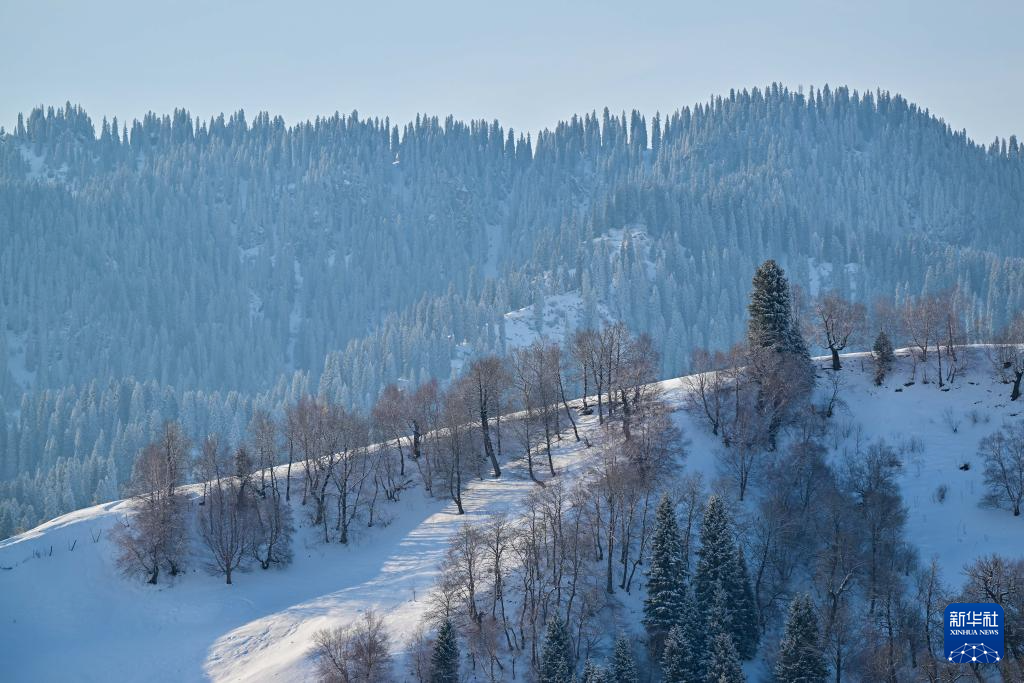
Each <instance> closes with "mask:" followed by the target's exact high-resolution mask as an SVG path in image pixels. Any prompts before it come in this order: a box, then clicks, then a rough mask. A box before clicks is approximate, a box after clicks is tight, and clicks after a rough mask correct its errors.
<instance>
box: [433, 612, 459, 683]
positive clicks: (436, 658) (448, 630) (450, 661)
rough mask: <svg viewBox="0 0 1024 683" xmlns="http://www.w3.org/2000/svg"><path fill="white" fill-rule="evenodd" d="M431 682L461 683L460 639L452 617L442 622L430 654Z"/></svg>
mask: <svg viewBox="0 0 1024 683" xmlns="http://www.w3.org/2000/svg"><path fill="white" fill-rule="evenodd" d="M430 683H459V640H458V635H457V634H456V632H455V626H454V624H452V621H451V619H445V620H444V621H443V622H441V627H440V628H438V630H437V639H436V640H435V641H434V650H433V652H432V654H431V655H430Z"/></svg>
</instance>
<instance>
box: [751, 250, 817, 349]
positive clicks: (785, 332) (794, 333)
mask: <svg viewBox="0 0 1024 683" xmlns="http://www.w3.org/2000/svg"><path fill="white" fill-rule="evenodd" d="M747 311H748V313H749V314H750V319H749V320H748V322H747V341H748V342H749V344H750V345H751V346H752V347H764V348H771V349H775V350H776V351H783V352H789V353H804V354H806V352H807V348H806V345H805V344H804V343H803V338H802V337H801V336H800V334H799V331H798V330H797V327H796V324H795V321H794V320H793V302H792V298H791V296H790V293H789V281H788V280H786V274H785V272H784V271H783V270H782V268H780V267H779V264H777V263H776V262H775V261H773V260H771V259H769V260H767V261H765V262H764V263H763V264H761V267H760V268H758V269H757V272H756V273H755V274H754V280H753V290H751V292H750V304H749V305H748V306H747Z"/></svg>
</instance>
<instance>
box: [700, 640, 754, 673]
mask: <svg viewBox="0 0 1024 683" xmlns="http://www.w3.org/2000/svg"><path fill="white" fill-rule="evenodd" d="M707 655H708V664H707V673H706V677H705V679H704V680H705V681H708V683H745V681H746V680H747V677H746V675H744V673H743V667H742V666H740V655H739V653H738V652H737V651H736V646H735V645H734V644H733V642H732V638H731V637H730V636H729V634H728V633H716V634H715V635H714V636H713V637H712V638H711V647H710V649H709V650H708V652H707Z"/></svg>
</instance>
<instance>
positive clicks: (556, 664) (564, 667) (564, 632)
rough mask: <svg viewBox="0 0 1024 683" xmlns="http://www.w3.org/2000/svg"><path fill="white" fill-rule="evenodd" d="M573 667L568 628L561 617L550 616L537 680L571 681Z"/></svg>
mask: <svg viewBox="0 0 1024 683" xmlns="http://www.w3.org/2000/svg"><path fill="white" fill-rule="evenodd" d="M574 668H575V667H573V656H572V644H571V643H570V642H569V630H568V629H567V628H566V627H565V623H564V622H563V621H562V620H561V619H558V618H556V617H552V618H551V619H549V620H548V626H547V633H546V634H545V638H544V650H543V652H542V653H541V664H540V677H539V678H538V680H539V681H540V682H541V683H572V680H573V673H574V671H573V669H574Z"/></svg>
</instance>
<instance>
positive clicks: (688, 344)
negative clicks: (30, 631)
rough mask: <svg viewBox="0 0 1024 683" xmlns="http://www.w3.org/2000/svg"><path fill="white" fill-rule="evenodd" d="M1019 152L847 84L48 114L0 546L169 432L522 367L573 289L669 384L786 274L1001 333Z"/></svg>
mask: <svg viewBox="0 0 1024 683" xmlns="http://www.w3.org/2000/svg"><path fill="white" fill-rule="evenodd" d="M1022 157H1024V150H1022V148H1021V145H1020V144H1019V143H1018V141H1017V140H1016V139H1015V138H1010V139H1009V140H997V141H995V142H993V143H992V144H990V145H988V146H981V145H978V144H976V143H974V142H973V141H971V140H970V139H969V138H968V137H967V136H966V134H965V133H964V132H958V131H954V130H952V129H951V128H950V127H949V126H947V125H946V124H945V123H944V122H943V121H941V120H939V119H937V118H936V117H934V116H932V115H931V114H930V113H929V112H928V111H926V110H922V109H920V108H918V107H917V106H915V105H913V104H911V103H909V102H907V101H906V100H905V99H903V98H902V97H900V96H896V95H891V94H889V93H885V92H878V93H857V92H853V91H850V90H848V89H846V88H837V89H829V88H823V89H820V90H819V89H815V90H810V91H807V92H793V91H790V90H787V89H785V88H783V87H781V86H778V85H772V86H770V87H767V88H765V89H764V90H758V89H755V90H752V91H742V92H733V93H730V94H729V96H728V97H719V98H715V99H713V100H712V101H710V102H707V103H704V104H700V105H697V106H695V107H692V108H683V109H680V110H678V111H676V112H674V113H671V114H668V115H664V116H662V115H655V116H653V117H651V118H650V119H649V120H648V119H646V118H645V117H644V116H643V115H641V114H640V113H639V112H632V113H630V114H628V115H627V114H626V113H624V112H623V113H621V114H618V115H616V114H613V113H611V112H608V111H607V110H606V111H604V112H602V113H600V114H598V113H591V114H587V115H583V116H574V117H573V118H571V119H570V120H568V121H565V122H562V123H560V124H559V125H558V126H556V127H555V129H554V130H546V131H543V132H541V133H540V134H539V135H537V136H535V137H531V136H528V135H527V136H524V135H521V134H518V133H516V132H514V131H511V130H506V129H504V128H502V127H501V126H500V125H499V123H498V122H486V121H472V122H468V123H466V122H461V121H456V120H454V119H452V118H447V119H444V120H442V119H439V118H436V117H431V116H422V117H417V119H416V121H414V122H410V123H407V124H405V125H402V126H398V125H394V124H393V123H392V122H391V121H389V120H387V119H384V120H379V119H367V118H362V117H360V116H359V115H358V114H357V113H355V112H353V113H352V114H350V115H344V116H342V115H337V114H336V115H334V116H331V117H327V118H321V119H317V120H315V121H312V122H304V123H299V124H297V125H293V126H288V125H286V124H285V123H284V121H283V120H282V119H280V118H276V117H271V116H270V115H269V114H266V113H260V114H258V115H256V116H255V118H253V119H251V120H250V119H248V118H247V117H246V115H245V114H244V113H242V112H238V113H236V114H233V115H231V116H230V117H224V116H219V117H216V118H214V119H212V120H210V121H200V120H198V119H195V118H193V117H192V116H191V115H190V114H189V113H188V112H187V111H185V110H178V111H175V112H174V113H173V114H172V115H157V114H151V115H148V116H146V117H145V118H144V119H143V120H142V121H133V122H132V123H131V124H130V125H126V124H123V123H122V122H119V121H117V120H113V121H106V120H104V121H103V122H101V123H100V124H99V126H97V125H96V124H95V123H94V122H93V121H92V120H91V119H90V118H89V116H88V114H87V113H86V112H85V111H83V110H82V109H81V108H79V107H75V106H73V105H71V104H68V105H66V106H64V107H62V108H39V109H36V110H33V111H32V112H31V113H30V114H29V115H28V116H27V117H25V118H23V119H19V121H18V124H17V126H16V127H15V129H14V130H13V131H6V132H3V133H0V235H2V236H3V239H2V240H0V396H2V404H3V406H4V407H5V412H6V416H7V417H6V419H5V420H0V536H3V535H6V534H8V533H11V532H13V531H14V530H16V529H19V528H25V527H27V526H31V525H33V524H35V523H36V522H38V521H40V520H41V519H45V518H49V517H52V516H54V515H56V514H59V513H61V512H64V511H67V510H70V509H73V508H75V507H80V506H82V505H87V504H90V503H93V502H98V501H102V500H107V499H110V498H113V497H117V496H118V495H120V494H122V493H123V490H122V488H123V487H122V484H123V483H124V482H126V481H127V480H128V479H129V476H130V474H131V472H132V467H133V461H134V458H135V456H136V455H137V453H138V452H139V450H140V449H141V448H142V446H143V445H145V444H146V443H148V442H150V441H152V440H153V439H154V438H155V437H156V436H157V434H158V433H159V430H160V429H161V427H162V425H163V424H164V422H165V421H166V420H177V421H179V422H180V423H181V424H182V428H183V430H184V431H185V433H186V435H187V436H188V438H189V439H191V440H192V441H193V442H194V443H198V442H200V440H201V439H202V437H203V436H204V435H206V434H208V433H212V432H216V433H219V434H221V435H223V438H225V439H226V440H227V441H228V442H229V443H230V444H237V443H239V441H240V439H241V438H242V435H243V434H244V431H245V429H246V426H247V425H248V424H249V423H250V421H251V419H252V416H253V414H254V412H255V411H256V410H258V409H265V410H267V411H268V412H270V413H272V414H275V415H280V414H282V412H283V411H284V409H285V407H286V406H289V405H294V404H295V403H296V402H297V401H298V400H299V398H300V397H302V396H304V395H307V394H312V395H317V396H319V397H320V398H322V399H326V400H330V401H332V402H336V403H338V404H340V405H346V406H350V407H355V408H361V409H366V408H368V407H369V406H371V405H373V404H374V403H375V402H376V401H377V398H378V396H379V395H380V392H381V390H382V389H383V387H384V386H385V385H387V384H389V383H392V382H399V383H400V384H402V385H403V386H409V387H410V388H411V387H414V386H416V385H418V384H421V383H423V382H424V381H426V380H427V379H429V378H432V377H436V378H439V379H441V380H442V381H445V380H447V379H449V378H451V377H453V376H454V375H455V374H456V373H457V370H458V368H460V367H461V366H462V362H461V361H464V360H466V359H467V358H469V357H476V356H479V355H482V354H486V353H498V354H503V353H505V352H506V351H507V350H508V349H507V346H509V343H510V340H508V339H507V338H506V335H505V317H504V314H505V313H507V312H508V311H511V310H515V309H519V308H524V307H528V306H534V307H536V308H540V307H541V306H543V302H544V300H545V297H548V296H551V295H555V294H565V293H575V294H577V295H578V296H579V297H580V300H581V301H582V307H583V311H584V315H583V317H582V320H580V321H579V322H580V323H581V324H583V325H592V326H597V323H598V322H599V321H598V318H599V317H600V315H601V314H600V313H599V311H605V312H607V314H608V316H610V317H611V318H613V319H616V320H620V321H622V322H623V323H625V325H626V326H627V327H628V328H629V329H630V330H631V331H633V332H635V333H647V334H649V335H650V336H651V338H652V339H653V340H654V342H655V343H656V344H657V346H658V348H660V349H662V350H663V353H662V354H661V359H660V367H659V368H658V371H657V374H658V375H660V376H673V375H679V374H682V373H683V372H684V371H685V370H686V369H688V368H689V367H690V365H691V352H692V351H693V350H694V349H696V348H698V347H708V348H712V349H724V348H726V347H728V346H729V345H731V344H732V343H734V342H735V341H737V340H738V339H740V338H741V337H742V335H743V329H744V321H745V313H744V307H745V304H746V301H747V296H748V291H749V281H748V278H747V274H748V273H750V272H753V271H754V269H755V268H756V266H757V265H758V264H759V263H760V262H761V261H763V260H764V259H765V258H767V257H772V258H775V259H777V260H778V261H779V262H780V263H781V264H782V265H783V266H785V268H786V270H787V272H788V274H789V275H790V277H791V278H792V280H793V283H794V285H796V286H797V287H798V288H801V289H803V290H804V291H808V292H810V293H811V294H817V293H820V292H822V291H826V290H836V291H837V292H838V293H839V294H841V295H843V296H845V297H847V298H849V299H852V300H854V301H857V302H861V303H867V304H870V303H872V302H874V301H875V300H877V299H879V298H882V299H885V300H886V301H887V302H888V303H890V304H893V305H899V304H900V303H901V302H902V301H904V300H907V299H909V298H911V297H915V296H918V295H920V294H923V293H930V292H938V291H945V290H948V289H949V288H955V291H956V292H957V299H958V311H960V318H961V323H962V325H963V328H964V338H966V339H971V338H975V339H977V338H981V337H984V336H985V335H986V330H988V329H995V328H999V327H1001V326H1003V325H1004V324H1005V323H1007V322H1008V321H1009V320H1010V319H1011V318H1012V316H1013V313H1014V312H1016V311H1019V310H1021V309H1022V308H1024V267H1022V266H1024V230H1022V229H1021V227H1022V223H1024V218H1022V216H1024V211H1022V208H1024V207H1022V206H1021V204H1022V202H1024V192H1022V189H1024V164H1022ZM894 341H895V342H896V343H900V342H907V340H906V339H895V340H894Z"/></svg>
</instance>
